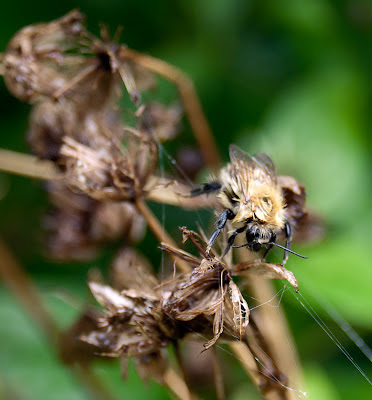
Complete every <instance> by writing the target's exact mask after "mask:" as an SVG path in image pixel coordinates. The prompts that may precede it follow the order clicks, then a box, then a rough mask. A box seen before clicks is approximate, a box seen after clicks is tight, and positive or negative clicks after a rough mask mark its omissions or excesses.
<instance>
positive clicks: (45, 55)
mask: <svg viewBox="0 0 372 400" xmlns="http://www.w3.org/2000/svg"><path fill="white" fill-rule="evenodd" d="M82 21H83V15H82V14H80V13H79V12H78V11H76V10H74V11H71V12H70V13H68V14H67V15H65V16H64V17H62V18H59V19H57V20H54V21H52V22H50V23H45V24H35V25H30V26H27V27H25V28H23V29H21V30H20V31H19V32H18V33H17V34H16V35H15V36H14V37H13V39H12V40H11V41H10V42H9V44H8V47H7V49H6V51H5V55H4V59H3V69H4V81H5V84H6V86H7V88H8V90H9V91H10V92H11V93H12V94H13V95H14V96H15V97H18V98H19V99H20V100H22V101H27V102H29V103H34V102H36V101H39V100H40V99H42V98H43V97H44V96H47V97H49V96H51V95H52V94H53V93H54V92H55V91H56V90H58V89H59V88H61V87H62V86H64V85H65V84H66V82H67V81H68V80H69V79H70V77H69V76H68V75H66V74H64V73H62V70H63V68H64V67H65V65H66V64H67V58H66V54H65V52H66V51H68V50H71V49H73V48H75V47H76V44H77V40H78V39H79V37H81V36H82V34H83V33H84V27H83V25H82Z"/></svg>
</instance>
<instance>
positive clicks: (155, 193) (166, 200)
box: [0, 149, 213, 210]
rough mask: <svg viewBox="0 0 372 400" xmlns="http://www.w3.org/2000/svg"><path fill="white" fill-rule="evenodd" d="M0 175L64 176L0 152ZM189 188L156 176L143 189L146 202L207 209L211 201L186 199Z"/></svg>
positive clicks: (42, 163) (32, 159) (50, 166)
mask: <svg viewBox="0 0 372 400" xmlns="http://www.w3.org/2000/svg"><path fill="white" fill-rule="evenodd" d="M0 171H4V172H8V173H11V174H16V175H21V176H25V177H28V178H34V179H40V180H55V179H62V178H63V177H64V174H63V173H62V172H61V171H59V170H58V168H57V167H56V166H55V163H54V162H53V161H49V160H40V159H39V158H37V157H36V156H33V155H31V154H25V153H19V152H16V151H11V150H5V149H0ZM190 190H191V187H190V186H188V185H185V184H183V183H179V182H176V181H173V180H171V179H167V178H162V177H159V176H156V175H153V176H151V177H150V178H149V179H148V182H147V184H146V185H145V188H144V195H145V197H146V199H147V200H150V201H154V202H155V203H161V204H167V205H171V206H176V207H183V208H187V209H190V210H191V209H200V208H208V207H211V201H213V199H211V198H208V197H207V196H206V195H203V196H198V197H197V198H195V197H189V193H190Z"/></svg>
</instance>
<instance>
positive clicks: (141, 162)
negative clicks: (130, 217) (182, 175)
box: [61, 133, 157, 200]
mask: <svg viewBox="0 0 372 400" xmlns="http://www.w3.org/2000/svg"><path fill="white" fill-rule="evenodd" d="M64 142H65V143H64V145H63V146H62V148H61V154H62V155H63V156H65V157H66V175H67V179H68V181H69V184H70V186H71V187H72V188H75V189H79V190H80V191H82V192H83V193H86V194H87V195H89V196H90V197H93V198H95V199H97V200H133V199H135V198H137V197H138V196H141V195H142V192H143V189H144V186H145V185H146V183H147V180H148V178H149V177H150V176H151V174H152V173H153V171H154V169H155V166H156V162H157V146H156V144H155V142H154V141H153V140H152V139H151V138H150V137H148V136H146V135H145V134H141V133H140V136H139V137H137V136H135V135H131V136H130V137H129V138H128V140H127V142H126V145H127V146H126V148H124V147H123V146H122V145H120V144H118V143H112V142H110V141H108V140H106V141H103V143H102V146H101V147H99V148H97V149H92V148H91V147H88V146H85V145H83V144H81V143H79V142H77V141H76V140H74V139H72V138H69V137H66V138H64Z"/></svg>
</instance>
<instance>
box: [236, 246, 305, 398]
mask: <svg viewBox="0 0 372 400" xmlns="http://www.w3.org/2000/svg"><path fill="white" fill-rule="evenodd" d="M238 258H239V259H240V261H247V259H250V258H252V254H251V253H250V252H249V251H248V250H247V249H245V248H242V249H239V250H238ZM246 284H247V286H248V287H249V290H250V293H251V295H252V297H254V298H255V299H257V301H258V303H259V304H264V303H265V302H267V300H268V299H272V298H274V297H275V291H274V288H273V285H272V283H271V282H270V281H269V280H267V279H262V278H257V277H253V276H252V277H250V278H249V280H248V279H247V280H246ZM255 322H256V325H257V329H258V330H259V331H260V334H261V337H262V340H264V341H265V343H266V345H265V346H266V349H267V351H268V352H269V353H270V355H271V357H272V360H273V362H274V363H275V365H276V366H277V368H278V370H279V371H282V372H283V373H284V374H285V375H286V376H287V378H288V384H287V386H288V387H295V388H299V387H301V385H302V378H301V368H300V362H299V358H298V355H297V351H296V346H295V344H294V341H293V338H292V335H291V333H290V330H289V327H288V323H287V320H286V318H285V315H284V312H283V310H282V309H281V308H280V307H271V306H270V305H269V306H267V305H263V306H262V307H259V308H257V309H256V310H255ZM285 398H286V400H295V399H296V393H295V391H291V390H287V391H286V397H285Z"/></svg>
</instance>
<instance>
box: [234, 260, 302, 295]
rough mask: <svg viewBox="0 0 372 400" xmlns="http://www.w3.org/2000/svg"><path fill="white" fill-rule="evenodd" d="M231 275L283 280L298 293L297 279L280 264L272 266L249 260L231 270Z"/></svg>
mask: <svg viewBox="0 0 372 400" xmlns="http://www.w3.org/2000/svg"><path fill="white" fill-rule="evenodd" d="M232 275H236V276H249V275H256V276H260V277H261V278H267V279H285V280H286V281H288V282H289V284H290V285H291V286H293V288H294V289H295V290H296V291H298V284H297V279H296V278H295V276H294V275H293V272H291V271H288V270H287V269H286V268H284V267H283V266H282V265H281V264H272V263H267V262H264V261H261V260H251V261H247V262H243V263H240V264H236V265H235V266H234V267H233V268H232Z"/></svg>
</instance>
